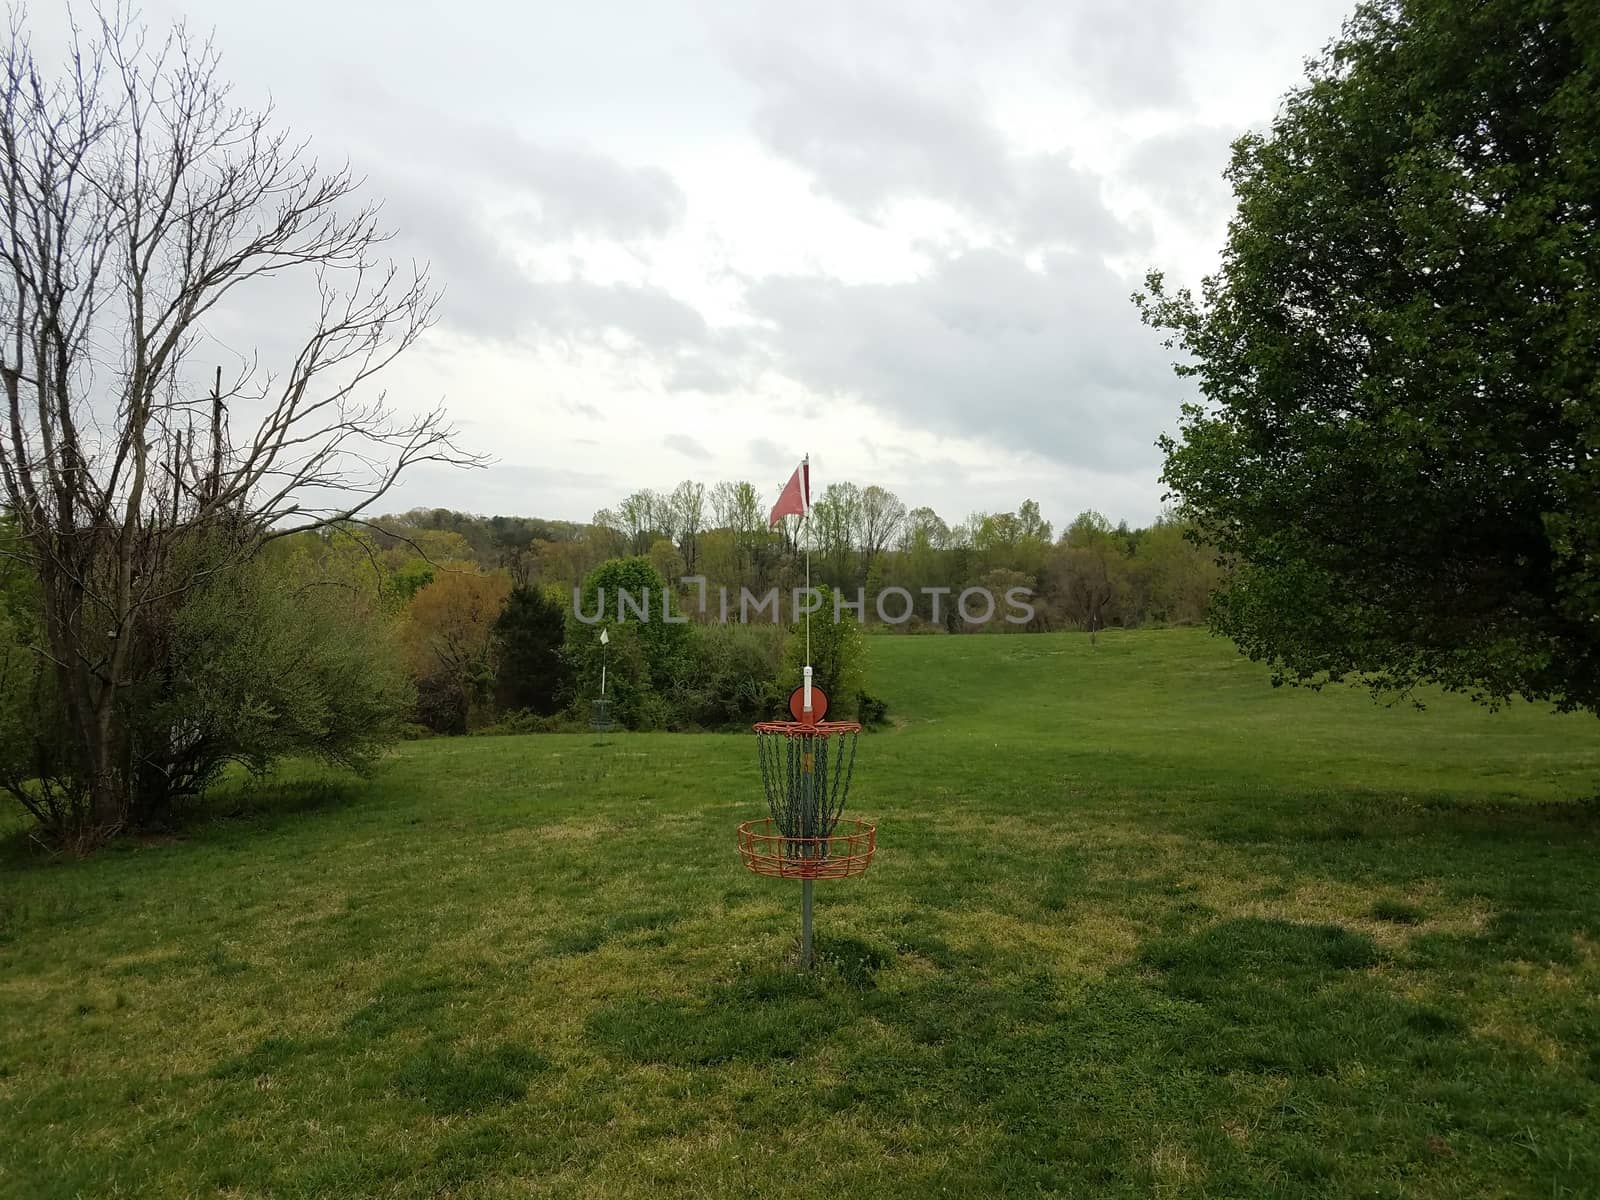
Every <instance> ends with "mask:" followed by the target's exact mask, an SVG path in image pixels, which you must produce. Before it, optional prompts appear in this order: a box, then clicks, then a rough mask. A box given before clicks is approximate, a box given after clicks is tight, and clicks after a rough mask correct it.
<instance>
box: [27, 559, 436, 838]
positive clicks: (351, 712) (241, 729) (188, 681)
mask: <svg viewBox="0 0 1600 1200" xmlns="http://www.w3.org/2000/svg"><path fill="white" fill-rule="evenodd" d="M182 549H183V551H184V553H183V555H182V557H181V560H180V561H178V562H176V563H174V565H173V569H174V570H175V571H177V570H182V571H183V572H184V573H185V575H187V576H190V577H195V576H198V577H199V578H201V579H203V580H204V582H202V583H197V584H195V585H194V586H193V587H192V588H190V589H189V590H188V592H187V593H186V594H178V595H176V596H175V597H174V598H173V600H172V601H171V602H170V604H168V605H165V606H162V605H156V604H152V605H151V606H149V607H148V608H147V609H146V610H145V611H144V612H143V613H142V615H141V620H142V621H143V622H144V625H143V628H142V629H141V630H140V632H139V641H138V643H137V644H138V645H139V646H140V648H141V652H140V655H139V656H138V657H137V658H135V659H134V660H133V661H132V662H131V663H130V665H129V670H130V673H131V674H132V675H133V677H134V679H135V680H136V682H134V683H133V684H131V685H130V686H129V687H127V689H126V690H125V691H124V692H123V693H122V696H121V698H120V704H121V706H122V707H121V708H120V709H119V713H118V715H119V718H120V721H119V724H120V728H121V729H122V730H124V731H125V737H126V742H125V744H124V746H123V748H122V752H121V757H122V760H123V761H124V762H125V763H126V764H128V765H127V766H126V767H125V768H124V769H125V770H126V771H127V776H126V778H127V780H128V783H129V792H130V794H131V803H130V805H129V808H128V813H127V824H128V827H130V828H137V827H139V826H149V825H151V824H154V823H158V822H159V821H161V820H162V819H163V818H164V816H165V815H166V814H167V812H168V810H169V809H170V808H171V807H172V805H173V804H174V803H175V802H177V801H180V800H183V799H186V798H191V797H195V796H199V795H201V794H202V793H203V792H204V791H205V790H206V788H207V787H209V786H210V784H211V783H212V782H213V781H214V780H215V779H216V778H217V776H218V775H219V774H221V772H222V771H223V769H224V768H225V767H226V766H227V765H228V764H230V763H236V764H239V765H241V766H243V767H245V768H246V769H247V770H249V771H251V772H254V773H258V774H259V773H261V772H264V771H266V770H267V769H268V768H269V767H270V766H272V764H273V763H275V762H277V761H279V760H280V759H283V758H286V757H289V756H305V757H310V758H315V759H318V760H321V761H322V762H325V763H330V764H336V765H340V766H347V767H356V768H360V767H364V766H365V765H367V764H368V763H370V762H371V761H372V759H373V758H374V757H375V756H376V755H377V753H378V752H379V750H381V749H382V748H383V747H384V746H385V745H387V744H388V743H390V742H391V741H393V740H395V739H396V738H398V737H399V736H400V735H401V733H402V718H403V715H404V714H405V712H406V710H407V709H408V708H409V707H410V705H411V703H412V693H411V688H410V686H409V685H408V684H407V682H406V679H405V674H404V671H403V669H402V667H401V664H400V660H399V654H398V651H397V649H396V647H395V645H394V641H393V639H392V637H391V636H390V628H389V626H388V624H387V623H386V622H384V621H382V620H379V619H375V617H374V614H373V613H372V612H370V611H367V610H366V609H364V608H363V606H362V603H361V601H360V600H359V598H358V599H356V600H354V601H353V600H352V596H351V594H350V593H348V592H344V591H342V590H341V589H337V588H331V587H315V586H298V585H297V582H296V581H295V580H293V579H290V578H286V577H285V575H284V573H283V572H282V571H281V570H277V569H275V567H274V565H273V564H272V563H271V562H269V561H268V560H267V558H266V557H265V556H262V557H257V558H255V559H253V560H251V561H248V562H246V563H243V564H241V565H236V566H227V567H224V568H222V569H214V570H213V571H211V572H206V571H204V570H203V568H204V567H205V566H206V565H207V564H215V563H217V562H218V559H219V556H220V553H219V552H218V551H217V549H216V547H215V546H214V545H211V544H208V543H207V542H205V541H204V540H203V539H199V538H197V539H196V540H195V542H194V543H192V544H190V545H188V546H185V547H183V548H182ZM0 626H3V628H0V787H4V788H5V789H6V790H7V791H9V792H10V793H11V794H12V796H13V797H14V798H16V799H17V800H18V801H19V802H20V803H21V804H22V805H23V807H24V808H26V809H27V810H28V811H29V812H30V813H32V814H33V816H34V818H35V820H36V821H38V823H39V825H40V827H41V830H42V832H43V833H44V834H45V835H46V836H47V837H49V838H50V839H51V840H52V841H53V842H55V843H56V844H57V845H62V846H80V845H85V844H87V842H88V841H89V840H90V839H91V838H92V836H93V834H94V830H93V829H92V827H91V813H90V811H89V807H88V804H87V790H88V789H87V788H86V787H85V785H84V784H85V781H84V780H83V778H82V770H81V765H80V763H79V760H78V759H77V757H76V756H75V754H73V753H72V752H71V750H70V746H71V741H70V739H69V737H68V736H67V729H68V727H67V722H66V719H65V713H64V712H63V710H62V708H61V706H60V704H59V703H58V702H57V700H56V686H55V673H54V671H53V670H52V669H50V668H48V667H46V666H45V665H44V663H43V661H42V660H41V659H40V658H39V657H38V656H37V654H36V653H35V652H34V651H33V650H32V649H30V648H29V644H30V643H32V642H33V641H34V640H35V637H36V630H35V632H34V633H32V634H25V631H23V630H21V629H20V627H19V625H18V622H17V620H16V618H15V617H13V616H9V615H8V616H6V617H5V619H4V620H3V621H0ZM19 634H25V635H24V636H19Z"/></svg>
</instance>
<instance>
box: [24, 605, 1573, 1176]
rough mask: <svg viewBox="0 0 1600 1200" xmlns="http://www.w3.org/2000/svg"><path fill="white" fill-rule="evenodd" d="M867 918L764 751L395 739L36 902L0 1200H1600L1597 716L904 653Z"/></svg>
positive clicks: (879, 750) (113, 855)
mask: <svg viewBox="0 0 1600 1200" xmlns="http://www.w3.org/2000/svg"><path fill="white" fill-rule="evenodd" d="M869 648H870V653H871V663H870V667H869V674H870V690H872V691H873V692H875V693H878V694H881V695H883V696H884V697H885V698H886V699H887V700H888V701H889V703H890V706H891V712H892V714H893V716H894V719H895V722H896V724H895V727H894V728H892V729H889V730H886V731H883V732H880V733H875V734H872V735H870V736H868V737H865V738H863V740H862V744H861V748H860V756H859V759H858V763H857V768H856V772H855V788H854V793H853V795H852V800H851V807H850V809H849V810H848V811H850V812H853V813H854V814H856V815H862V816H867V817H870V818H876V819H877V820H879V821H880V855H879V860H878V861H877V862H876V863H875V864H874V866H873V868H872V870H871V871H870V872H868V873H867V875H866V876H864V877H863V878H861V879H857V880H845V881H837V882H825V883H821V884H818V886H817V926H818V931H819V937H820V951H821V953H822V954H823V956H824V964H823V967H822V969H821V970H819V971H818V972H817V973H815V974H814V975H813V976H802V975H799V974H797V973H795V972H794V971H792V970H791V969H789V968H787V967H786V966H785V961H784V960H785V956H786V955H787V954H789V953H790V951H791V950H792V947H793V943H794V938H795V935H796V933H797V929H798V913H797V907H798V899H799V897H798V885H795V884H786V883H780V882H776V881H770V880H765V879H759V878H756V877H755V876H752V875H749V874H747V873H745V872H744V871H743V870H742V868H741V867H740V865H739V862H738V858H737V855H736V853H735V849H734V842H733V829H734V826H735V824H736V823H737V822H738V821H740V820H742V819H744V818H747V817H753V816H758V815H761V814H762V812H763V804H762V798H761V790H760V780H759V775H758V772H757V765H756V758H755V748H754V745H753V738H752V736H750V735H743V736H740V735H721V736H677V735H651V736H635V735H614V736H607V737H597V736H544V737H539V736H534V737H517V738H472V739H456V740H439V741H432V742H422V743H414V744H409V745H406V746H405V747H403V748H401V749H400V750H399V751H397V752H396V753H395V754H394V755H393V756H392V758H390V759H389V760H388V761H387V762H386V763H385V764H384V766H383V767H382V768H381V769H380V770H379V772H378V773H377V774H376V776H375V777H373V778H372V779H370V780H365V781H363V780H359V779H354V778H350V777H343V776H333V775H319V774H317V773H314V772H309V771H308V772H301V773H296V772H287V773H285V774H284V775H283V776H281V777H280V778H278V779H276V780H274V781H273V782H272V783H271V784H270V785H268V786H265V787H260V788H255V789H249V788H243V789H240V790H238V791H236V792H233V793H230V794H229V796H228V797H226V798H225V800H224V802H223V805H222V807H223V808H225V809H228V810H231V811H230V813H229V815H227V816H225V817H221V818H219V819H217V820H214V821H210V822H207V823H203V824H197V825H196V826H195V827H194V828H193V829H192V830H191V831H190V832H189V833H187V834H186V835H184V836H183V837H181V838H178V839H172V840H163V841H147V842H145V843H142V844H138V845H124V846H119V847H115V848H113V849H111V850H109V851H107V852H104V853H102V854H100V855H99V856H97V857H95V858H92V859H90V860H88V861H83V862H74V861H44V860H41V859H39V858H38V857H37V856H32V855H29V854H28V853H26V852H25V850H23V849H22V848H21V847H20V844H19V843H16V842H13V843H12V848H11V850H10V851H9V852H8V854H7V856H6V857H5V858H4V860H3V867H0V870H3V878H0V1193H3V1194H5V1195H11V1196H18V1197H28V1198H30V1200H32V1198H39V1200H43V1198H47V1197H77V1196H84V1197H101V1196H161V1197H169V1196H171V1197H178V1196H219V1195H220V1196H230V1197H255V1196H305V1197H325V1196H366V1195H373V1196H397V1197H399V1196H403V1197H432V1196H461V1197H509V1196H528V1195H549V1196H629V1197H651V1198H653V1200H654V1198H659V1197H664V1196H680V1195H684V1196H690V1195H692V1196H728V1197H735V1196H738V1197H747V1196H774V1197H783V1196H806V1197H820V1196H851V1197H855V1196H907V1197H917V1198H918V1200H926V1198H929V1197H943V1196H972V1197H979V1196H982V1197H992V1196H1002V1195H1004V1196H1012V1195H1041V1194H1043V1195H1063V1196H1152V1195H1153V1196H1214V1197H1256V1196H1352V1197H1353V1196H1392V1197H1399V1196H1417V1197H1441V1198H1445V1197H1448V1198H1458V1197H1468V1196H1471V1197H1479V1196H1540V1197H1552V1196H1593V1195H1597V1194H1600V807H1597V806H1596V805H1595V804H1594V803H1593V802H1592V801H1591V799H1590V798H1591V797H1593V796H1594V795H1595V793H1596V791H1597V789H1600V723H1597V722H1596V721H1595V720H1594V719H1593V718H1592V717H1581V716H1569V717H1556V716H1552V715H1550V714H1549V713H1548V712H1546V711H1543V710H1540V709H1535V708H1533V707H1531V706H1528V705H1519V706H1517V707H1515V708H1513V709H1511V710H1508V711H1506V712H1503V713H1499V714H1490V713H1487V712H1484V711H1482V710H1479V709H1475V708H1473V707H1471V706H1470V705H1469V704H1467V703H1466V702H1465V701H1462V700H1459V699H1454V698H1439V697H1433V698H1430V699H1429V704H1428V708H1427V710H1426V711H1422V712H1418V711H1415V710H1414V709H1411V708H1408V707H1395V708H1380V707H1377V706H1375V705H1374V704H1373V703H1372V702H1371V701H1370V699H1368V698H1367V697H1366V696H1365V694H1363V693H1359V692H1353V691H1349V690H1339V691H1329V692H1324V693H1322V694H1313V693H1308V692H1297V691H1293V690H1289V689H1280V690H1274V689H1272V688H1270V687H1269V686H1268V685H1267V677H1266V672H1265V671H1264V670H1263V669H1262V668H1260V667H1258V666H1254V665H1252V664H1250V663H1248V662H1245V661H1243V660H1241V659H1239V658H1238V657H1237V656H1236V655H1235V654H1234V652H1233V650H1232V649H1231V647H1230V646H1228V645H1227V644H1226V643H1223V642H1220V641H1217V640H1214V639H1211V638H1208V637H1207V636H1206V635H1204V634H1203V633H1200V632H1198V631H1171V632H1140V633H1112V634H1109V635H1106V636H1103V637H1102V638H1101V639H1100V644H1099V646H1098V648H1097V649H1094V650H1091V647H1090V644H1089V641H1088V639H1087V638H1086V637H1083V636H1079V635H1050V636H1030V637H970V638H935V637H924V638H906V637H897V638H889V637H884V638H872V639H870V640H869Z"/></svg>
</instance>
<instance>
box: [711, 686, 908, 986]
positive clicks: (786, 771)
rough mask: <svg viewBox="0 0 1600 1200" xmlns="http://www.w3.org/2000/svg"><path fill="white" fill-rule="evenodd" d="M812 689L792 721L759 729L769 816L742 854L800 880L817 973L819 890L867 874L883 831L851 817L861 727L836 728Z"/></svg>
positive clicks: (793, 708) (765, 869) (797, 696)
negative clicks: (814, 938) (814, 922)
mask: <svg viewBox="0 0 1600 1200" xmlns="http://www.w3.org/2000/svg"><path fill="white" fill-rule="evenodd" d="M805 674H806V682H805V685H804V686H803V687H798V688H796V689H795V690H794V694H793V695H792V696H790V697H789V712H790V715H791V716H792V717H793V718H794V719H793V720H790V721H762V722H760V723H759V724H757V725H755V726H754V729H755V733H756V753H757V755H758V756H759V758H760V760H761V783H762V787H763V788H764V789H765V791H766V795H767V812H768V814H769V815H768V816H766V817H763V818H760V819H758V820H754V821H746V822H744V824H742V825H740V826H739V855H740V857H741V858H743V860H744V865H745V867H746V868H748V869H749V870H751V871H753V872H755V873H756V874H757V875H767V876H770V877H772V878H774V879H798V880H800V882H801V901H800V965H801V966H802V967H809V966H811V960H812V955H811V885H812V883H813V882H814V881H815V880H818V879H843V878H846V877H847V876H851V875H859V874H861V873H862V872H863V871H865V870H866V869H867V867H868V866H869V865H871V863H872V856H873V854H874V853H876V851H877V840H878V830H877V826H875V825H873V824H871V823H869V822H867V821H863V820H861V819H860V818H849V819H846V818H844V817H843V815H842V814H843V811H844V805H845V801H846V800H847V799H848V798H849V795H850V779H851V776H852V775H853V774H854V773H855V765H856V737H857V735H858V734H860V732H861V726H860V725H858V724H856V723H855V722H854V721H828V720H825V719H824V718H825V717H826V716H827V713H828V698H827V696H825V695H823V692H822V689H821V688H819V687H814V686H813V685H812V683H811V668H810V667H807V668H806V669H805Z"/></svg>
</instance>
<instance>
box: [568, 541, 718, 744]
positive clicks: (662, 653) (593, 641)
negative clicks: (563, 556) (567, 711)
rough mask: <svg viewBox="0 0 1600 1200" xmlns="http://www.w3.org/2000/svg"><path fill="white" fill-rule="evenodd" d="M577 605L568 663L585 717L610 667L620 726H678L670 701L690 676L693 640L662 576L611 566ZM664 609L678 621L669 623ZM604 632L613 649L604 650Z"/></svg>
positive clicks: (623, 563)
mask: <svg viewBox="0 0 1600 1200" xmlns="http://www.w3.org/2000/svg"><path fill="white" fill-rule="evenodd" d="M663 597H666V599H665V601H664V600H663ZM576 601H577V603H576V611H575V612H573V613H572V614H570V615H569V616H568V618H567V649H566V655H567V662H568V663H569V664H570V666H571V668H572V677H573V691H574V703H575V704H576V705H577V706H578V707H579V709H580V715H587V711H588V706H589V705H590V704H592V703H593V702H594V700H595V698H596V697H597V696H598V695H599V694H600V668H601V663H602V662H604V663H605V665H606V668H607V669H606V692H607V695H609V696H610V697H611V715H612V718H613V719H614V720H617V721H620V722H621V723H622V724H623V725H625V726H627V727H628V728H629V729H661V728H665V727H666V726H668V725H671V724H673V723H674V722H675V721H677V720H678V719H679V714H677V713H675V712H674V711H673V708H672V704H671V702H670V700H669V697H671V696H672V695H673V693H674V692H675V691H676V690H677V689H678V688H679V687H680V685H682V684H683V683H684V681H686V680H687V679H688V678H689V675H690V673H691V654H690V644H689V638H690V632H689V627H688V625H687V624H684V623H680V621H679V618H682V616H683V614H682V613H681V612H679V611H678V609H677V607H676V605H675V604H674V603H673V600H672V596H671V592H670V589H668V587H667V582H666V580H665V579H663V578H662V576H661V573H660V572H659V571H657V570H656V569H655V567H653V566H652V565H651V564H650V560H649V559H648V558H619V559H613V560H612V561H611V562H607V563H602V564H601V565H600V566H598V567H596V568H595V569H594V570H593V571H591V572H590V573H589V576H588V578H586V579H585V580H584V581H583V589H582V591H581V593H580V594H579V595H578V596H577V597H576ZM664 603H665V604H666V606H667V607H666V609H665V612H667V613H669V614H671V615H672V616H673V617H674V620H671V621H669V620H666V619H665V618H664V616H663V604H664ZM641 612H642V614H643V615H642V616H641ZM580 614H581V615H580ZM590 618H594V619H592V620H591V619H590ZM602 631H604V632H606V633H607V634H608V637H609V645H605V646H602V645H601V642H600V634H601V632H602Z"/></svg>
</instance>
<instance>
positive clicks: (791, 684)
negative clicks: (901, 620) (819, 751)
mask: <svg viewBox="0 0 1600 1200" xmlns="http://www.w3.org/2000/svg"><path fill="white" fill-rule="evenodd" d="M866 659H867V643H866V638H865V636H864V635H863V634H862V632H861V624H860V622H858V621H857V620H856V619H855V617H854V616H853V615H851V614H849V613H840V614H839V619H838V620H837V621H835V620H834V619H833V613H832V612H830V611H828V606H827V605H824V606H823V609H822V611H821V612H819V613H816V614H815V615H814V616H812V618H811V665H812V668H813V670H812V680H813V682H815V683H816V685H817V686H818V687H820V688H822V690H823V691H824V692H826V693H827V694H828V704H829V710H828V711H829V713H830V714H831V715H832V716H833V717H835V718H838V719H845V718H848V717H852V716H854V715H855V712H856V706H857V703H858V700H857V698H858V696H859V695H860V693H861V687H862V683H863V681H864V680H865V678H866ZM805 661H806V626H805V621H804V619H801V620H799V621H796V622H795V623H794V624H793V625H791V626H790V627H789V637H788V642H787V644H786V645H785V647H784V654H783V671H782V673H781V675H780V676H779V679H778V686H779V689H780V695H782V696H785V697H786V696H788V694H789V693H790V692H792V691H793V690H794V689H795V688H796V687H798V686H799V685H800V683H801V682H802V679H803V675H802V673H801V672H802V668H803V667H804V666H805Z"/></svg>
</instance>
